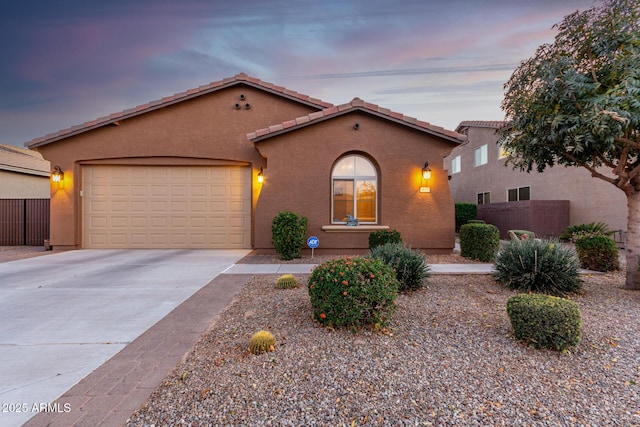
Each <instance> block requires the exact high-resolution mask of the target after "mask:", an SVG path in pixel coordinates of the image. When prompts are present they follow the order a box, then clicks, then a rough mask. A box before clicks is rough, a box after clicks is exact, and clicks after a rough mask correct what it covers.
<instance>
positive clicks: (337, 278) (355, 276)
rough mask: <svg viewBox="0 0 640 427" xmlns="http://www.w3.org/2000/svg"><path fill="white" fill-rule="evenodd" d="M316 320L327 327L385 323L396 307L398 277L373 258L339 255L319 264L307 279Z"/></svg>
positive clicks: (389, 268) (352, 326)
mask: <svg viewBox="0 0 640 427" xmlns="http://www.w3.org/2000/svg"><path fill="white" fill-rule="evenodd" d="M308 291H309V300H310V303H311V308H312V309H313V316H314V318H315V319H316V320H318V321H319V322H320V323H322V324H323V325H326V326H330V327H334V328H337V327H349V328H354V329H357V328H360V327H361V326H363V325H366V324H368V325H373V326H374V327H378V326H383V325H385V324H386V323H387V322H388V321H389V320H390V319H391V315H392V314H393V311H394V310H395V300H396V296H397V294H398V280H397V279H396V275H395V273H394V271H393V269H392V268H391V267H390V266H388V265H387V264H385V263H384V262H383V261H382V260H379V259H374V258H359V257H357V258H339V259H334V260H330V261H327V262H325V263H323V264H320V265H319V266H317V267H316V268H314V269H313V271H312V272H311V276H310V277H309V281H308Z"/></svg>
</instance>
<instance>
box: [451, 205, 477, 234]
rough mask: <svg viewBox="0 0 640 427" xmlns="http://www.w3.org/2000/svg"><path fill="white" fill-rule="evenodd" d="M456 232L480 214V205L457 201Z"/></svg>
mask: <svg viewBox="0 0 640 427" xmlns="http://www.w3.org/2000/svg"><path fill="white" fill-rule="evenodd" d="M454 207H455V210H456V232H458V231H460V227H462V226H463V225H465V224H466V223H467V222H469V221H470V220H472V219H475V218H476V215H478V206H477V205H476V204H475V203H456V204H455V205H454Z"/></svg>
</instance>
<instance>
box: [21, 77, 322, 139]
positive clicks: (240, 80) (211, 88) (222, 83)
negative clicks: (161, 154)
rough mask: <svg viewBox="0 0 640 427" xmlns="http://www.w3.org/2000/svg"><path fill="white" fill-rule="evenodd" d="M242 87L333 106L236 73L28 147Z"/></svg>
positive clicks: (310, 103) (56, 135)
mask: <svg viewBox="0 0 640 427" xmlns="http://www.w3.org/2000/svg"><path fill="white" fill-rule="evenodd" d="M238 84H246V85H248V86H253V87H255V88H258V89H261V90H264V91H266V92H270V93H273V94H275V95H278V96H281V97H284V98H288V99H291V100H293V101H296V102H300V103H303V104H306V105H309V106H311V107H315V108H317V109H319V110H321V109H323V108H329V107H332V106H333V104H331V103H329V102H324V101H322V100H320V99H316V98H312V97H310V96H308V95H304V94H300V93H298V92H296V91H293V90H289V89H286V88H284V87H282V86H277V85H274V84H273V83H269V82H265V81H262V80H260V79H257V78H255V77H250V76H248V75H247V74H245V73H240V74H236V75H235V76H233V77H228V78H225V79H223V80H218V81H215V82H211V83H209V84H208V85H203V86H200V87H198V88H194V89H189V90H186V91H185V92H180V93H176V94H174V95H171V96H167V97H164V98H162V99H160V100H155V101H151V102H148V103H146V104H141V105H138V106H136V107H135V108H130V109H127V110H124V111H120V112H117V113H112V114H110V115H108V116H105V117H100V118H97V119H95V120H91V121H88V122H85V123H83V124H81V125H76V126H72V127H70V128H67V129H63V130H60V131H58V132H55V133H51V134H48V135H45V136H43V137H40V138H36V139H33V140H32V141H30V142H27V143H25V146H27V147H30V148H35V147H41V146H43V145H46V144H50V143H52V142H56V141H59V140H61V139H65V138H68V137H70V136H74V135H78V134H81V133H84V132H88V131H90V130H93V129H97V128H100V127H103V126H107V125H116V126H117V125H119V122H120V121H122V120H126V119H129V118H131V117H135V116H139V115H141V114H144V113H148V112H151V111H154V110H157V109H160V108H164V107H168V106H170V105H173V104H177V103H179V102H182V101H186V100H189V99H192V98H196V97H199V96H202V95H206V94H209V93H212V92H216V91H218V90H221V89H225V88H228V87H231V86H235V85H238Z"/></svg>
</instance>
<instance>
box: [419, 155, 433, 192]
mask: <svg viewBox="0 0 640 427" xmlns="http://www.w3.org/2000/svg"><path fill="white" fill-rule="evenodd" d="M430 179H431V168H430V167H429V162H424V167H423V168H422V185H421V186H420V192H421V193H431V187H429V180H430Z"/></svg>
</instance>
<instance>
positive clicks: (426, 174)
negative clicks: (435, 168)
mask: <svg viewBox="0 0 640 427" xmlns="http://www.w3.org/2000/svg"><path fill="white" fill-rule="evenodd" d="M422 179H431V168H430V167H429V162H424V167H423V168H422Z"/></svg>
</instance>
